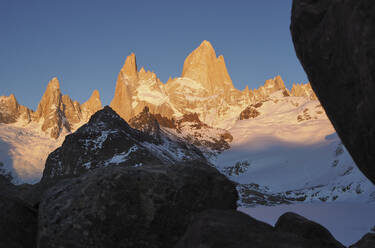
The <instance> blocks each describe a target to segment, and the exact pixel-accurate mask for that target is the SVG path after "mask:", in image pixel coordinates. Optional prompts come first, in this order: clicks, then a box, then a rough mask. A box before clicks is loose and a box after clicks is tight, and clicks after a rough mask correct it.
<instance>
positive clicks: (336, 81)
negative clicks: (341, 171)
mask: <svg viewBox="0 0 375 248" xmlns="http://www.w3.org/2000/svg"><path fill="white" fill-rule="evenodd" d="M374 11H375V3H374V1H371V0H359V1H356V0H346V1H339V0H334V1H311V0H294V2H293V9H292V21H291V27H290V28H291V33H292V37H293V42H294V46H295V50H296V53H297V56H298V58H299V60H300V61H301V63H302V65H303V68H304V69H305V71H306V73H307V75H308V77H309V79H310V82H311V85H312V87H313V89H314V91H315V92H316V94H317V96H318V98H319V100H320V102H321V103H322V105H323V106H324V108H325V110H326V112H327V115H328V117H329V118H330V120H331V121H332V124H333V126H334V127H335V129H336V131H337V133H338V134H339V136H340V138H341V139H342V141H343V143H344V145H345V146H346V147H347V148H348V150H349V151H350V153H351V155H352V157H353V159H354V160H355V162H356V164H357V165H358V167H359V168H360V169H361V171H362V172H363V173H364V174H365V175H366V176H367V177H368V178H369V179H370V180H371V181H372V182H373V183H375V166H374V164H375V98H374V95H375V81H374V80H375V73H374V72H375V49H374V46H373V41H374V38H375V28H374V26H375V24H374V23H375V22H374V20H375V19H374V15H373V13H374Z"/></svg>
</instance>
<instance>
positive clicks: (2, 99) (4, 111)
mask: <svg viewBox="0 0 375 248" xmlns="http://www.w3.org/2000/svg"><path fill="white" fill-rule="evenodd" d="M31 113H32V111H31V110H30V109H28V108H27V107H25V106H22V105H20V104H18V102H17V99H16V97H15V96H14V95H13V94H10V95H9V96H0V123H5V124H9V123H14V122H17V121H18V120H22V121H24V122H25V123H29V122H30V121H31Z"/></svg>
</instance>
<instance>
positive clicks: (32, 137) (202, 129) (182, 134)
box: [0, 41, 375, 205]
mask: <svg viewBox="0 0 375 248" xmlns="http://www.w3.org/2000/svg"><path fill="white" fill-rule="evenodd" d="M0 103H1V104H0V142H1V143H0V155H1V160H0V162H1V164H0V173H1V174H3V175H4V176H6V177H8V178H12V180H13V183H16V184H21V183H24V182H27V183H36V182H38V181H39V180H40V179H41V177H42V173H43V169H44V167H45V164H46V159H47V156H48V155H49V154H50V153H51V152H52V151H54V150H55V149H56V148H58V147H59V146H60V145H61V144H63V142H64V144H65V143H66V142H68V143H69V141H68V140H67V139H65V137H66V135H68V134H70V133H72V132H75V131H76V130H77V133H78V134H76V133H75V136H76V137H80V136H79V133H80V132H81V133H84V134H86V133H87V132H88V131H87V130H96V129H98V128H93V125H94V124H91V125H90V123H91V121H90V122H89V124H88V126H87V125H85V124H86V123H87V122H88V121H89V119H90V117H91V116H92V115H93V114H94V113H96V112H97V111H98V110H101V109H103V106H102V104H101V100H100V96H99V92H98V91H97V90H95V91H94V92H93V93H92V96H91V97H90V99H89V100H88V101H87V102H85V103H83V104H80V103H78V102H77V101H73V100H72V99H71V98H70V97H69V96H67V95H63V94H62V93H61V91H60V83H59V81H58V79H57V78H53V79H52V80H51V81H50V82H49V83H48V86H47V89H46V91H45V93H44V95H43V97H42V99H41V101H40V103H39V105H38V108H37V110H36V111H33V110H31V109H29V108H27V107H25V106H22V105H20V104H19V103H18V102H17V100H16V98H15V96H14V95H10V96H1V97H0ZM110 107H111V109H113V110H114V111H115V112H116V114H118V116H119V117H121V118H122V119H124V120H125V121H126V122H128V123H129V125H130V126H131V127H132V128H134V129H138V130H140V131H141V132H143V133H146V134H145V135H146V136H147V135H149V136H150V137H153V138H149V137H148V136H147V137H148V138H147V137H146V136H145V137H143V136H142V135H140V134H139V133H138V132H136V131H129V132H128V134H122V132H121V131H116V132H115V131H114V130H112V131H110V130H107V131H106V132H105V133H98V134H97V135H96V136H95V135H94V136H95V137H94V136H92V135H91V136H92V137H91V136H85V137H86V138H85V139H88V138H87V137H91V138H90V140H84V141H80V142H81V143H82V142H83V143H82V144H94V146H93V147H91V148H90V149H89V150H90V151H91V150H92V153H93V154H94V153H95V152H94V151H95V149H97V148H98V146H100V147H101V145H102V144H104V143H105V141H106V140H107V139H108V140H113V139H115V140H116V139H117V138H116V137H117V136H119V137H120V136H121V135H122V136H121V137H123V138H122V141H121V142H122V143H124V142H125V141H126V140H128V141H126V142H125V143H126V144H127V145H125V146H126V147H128V146H129V147H133V148H134V147H136V148H134V149H133V150H134V151H133V150H129V151H128V150H126V149H125V150H124V151H117V150H114V151H112V150H111V149H110V150H111V153H110V154H109V155H111V156H109V155H108V154H106V155H105V156H104V155H103V156H104V157H105V159H100V158H101V155H95V156H99V157H95V158H94V157H92V158H90V157H87V156H88V154H90V152H89V151H88V150H87V151H86V150H82V151H81V152H79V153H77V154H76V155H75V156H74V158H70V160H69V159H68V160H66V159H65V160H64V161H65V162H61V161H60V160H59V159H55V162H53V161H52V160H51V159H52V158H54V156H55V157H56V158H66V157H67V156H65V155H64V151H62V150H61V148H59V149H57V150H56V151H55V152H53V153H52V154H57V155H54V156H52V155H51V156H50V161H49V162H48V161H47V165H48V164H52V165H53V164H56V163H57V164H63V163H66V165H64V166H65V167H66V168H65V167H64V166H63V167H64V168H65V169H64V170H63V171H61V172H59V173H63V174H64V173H73V174H74V173H79V171H80V170H86V169H88V167H90V168H91V167H92V166H93V167H95V168H96V167H103V166H107V165H108V164H118V163H120V164H121V163H125V162H124V161H127V162H126V163H132V165H133V166H135V165H138V164H140V163H136V160H137V159H135V158H141V157H142V156H143V157H148V158H150V159H149V160H150V161H159V162H160V161H164V163H166V162H165V161H169V162H170V163H172V164H173V163H176V162H182V161H185V162H186V161H193V160H200V161H206V162H209V163H210V164H211V165H212V166H215V167H217V168H218V169H219V170H220V171H221V172H222V173H223V174H226V175H227V176H228V177H229V178H231V179H232V180H233V181H236V182H238V183H239V187H238V190H239V192H240V193H241V194H240V195H241V200H242V201H243V203H244V204H245V205H246V204H248V205H254V204H255V205H256V204H266V205H273V204H279V203H288V202H293V201H297V200H298V201H314V200H318V201H336V200H340V199H346V200H347V199H358V196H361V197H360V198H361V199H362V200H363V201H366V202H367V201H372V200H374V199H373V198H375V193H374V192H375V189H374V187H373V186H372V185H371V184H370V183H369V182H368V180H367V179H366V178H365V177H364V176H363V175H362V174H361V173H360V172H359V171H358V169H357V167H356V166H355V163H354V162H353V160H352V159H351V157H350V155H349V153H348V152H347V151H346V150H345V147H343V145H342V144H341V141H340V139H339V138H338V136H337V135H335V130H334V128H333V127H332V125H331V123H330V122H329V120H328V118H327V116H326V114H325V112H324V110H323V108H322V106H321V105H320V103H319V101H318V100H317V97H316V95H315V93H314V91H313V90H312V88H311V86H310V84H309V83H307V84H293V86H292V88H291V89H287V88H286V87H285V84H284V82H283V80H282V78H281V76H276V77H274V78H271V79H268V80H266V81H265V83H264V85H263V86H260V87H259V88H257V89H252V90H250V89H249V88H248V87H246V88H245V89H244V90H242V91H240V90H238V89H236V88H235V87H234V85H233V83H232V80H231V78H230V76H229V73H228V71H227V68H226V65H225V60H224V57H223V56H222V55H220V56H218V57H217V55H216V53H215V50H214V48H213V47H212V45H211V43H210V42H208V41H203V42H202V43H201V44H200V46H199V47H198V48H196V49H195V50H194V51H193V52H192V53H191V54H190V55H189V56H187V58H186V59H185V62H184V65H183V70H182V75H181V77H178V78H170V79H169V80H168V81H167V82H166V83H163V82H161V80H160V79H159V78H158V77H157V75H156V74H155V73H154V72H150V71H146V70H145V69H144V68H143V67H142V68H141V69H139V70H138V66H137V62H136V56H135V54H133V53H132V54H130V55H129V56H128V57H127V58H126V60H125V63H124V66H123V67H122V69H121V70H120V72H119V75H118V78H117V82H116V87H115V93H114V97H113V99H112V101H111V103H110ZM115 119H116V118H115ZM95 125H98V124H95ZM99 125H100V123H99ZM81 126H82V128H80V127H81ZM85 128H86V129H87V130H86V129H85ZM85 130H86V131H85ZM129 130H130V129H129ZM112 136H113V137H112ZM72 137H73V136H70V135H69V139H72ZM142 137H143V138H142ZM64 139H65V141H64ZM132 142H133V143H134V146H132V145H129V144H130V143H132ZM125 143H124V144H125ZM128 143H129V144H128ZM95 144H97V145H95ZM99 144H100V145H99ZM65 147H68V148H67V149H68V150H69V149H70V148H69V145H65ZM88 147H89V146H88ZM108 149H109V148H108ZM58 151H60V152H58ZM141 151H142V153H140V152H141ZM337 151H339V152H337ZM133 152H134V154H133V155H132V153H133ZM85 154H86V155H85ZM142 154H143V155H142ZM145 154H147V156H146V155H145ZM107 155H108V156H109V157H108V156H107ZM112 155H113V156H112ZM93 156H94V155H93ZM133 157H134V158H133ZM113 158H116V159H113ZM120 158H121V159H120ZM71 159H73V160H74V161H76V162H75V163H78V164H80V168H81V169H80V170H77V171H72V169H71V168H70V167H69V166H70V163H71ZM77 159H78V160H77ZM119 159H120V160H121V161H120V162H119ZM73 160H72V161H73ZM138 160H139V159H138ZM149 160H147V161H149ZM59 161H60V162H59ZM147 161H146V162H147ZM133 162H134V163H133ZM147 163H148V162H147ZM54 167H56V165H55V166H50V165H48V166H46V168H49V169H48V170H47V171H51V170H52V169H51V168H54ZM314 167H315V168H319V169H318V170H314V169H312V168H314ZM306 168H309V169H308V170H309V171H310V172H311V173H310V174H309V175H312V176H309V177H306V176H304V175H306V170H307V169H306ZM52 171H53V170H52ZM272 171H278V174H279V177H280V180H278V179H277V180H276V179H272V178H270V175H271V174H272ZM316 171H318V172H319V173H315V172H316ZM51 173H52V172H50V174H51ZM56 173H57V172H55V171H53V173H52V174H53V175H55V174H56ZM57 174H58V173H57ZM255 175H258V176H255ZM291 175H293V176H291ZM285 178H289V180H287V181H288V183H285V180H282V179H285ZM259 193H261V194H260V197H259ZM371 199H372V200H371Z"/></svg>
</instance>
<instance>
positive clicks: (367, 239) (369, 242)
mask: <svg viewBox="0 0 375 248" xmlns="http://www.w3.org/2000/svg"><path fill="white" fill-rule="evenodd" d="M373 247H375V233H367V234H366V235H365V236H363V237H362V238H361V239H360V240H359V241H358V242H357V243H355V244H354V245H351V246H349V248H373Z"/></svg>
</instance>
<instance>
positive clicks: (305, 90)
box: [290, 83, 317, 100]
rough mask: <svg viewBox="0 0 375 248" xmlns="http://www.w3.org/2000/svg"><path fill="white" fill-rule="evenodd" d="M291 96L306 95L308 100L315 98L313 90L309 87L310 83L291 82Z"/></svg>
mask: <svg viewBox="0 0 375 248" xmlns="http://www.w3.org/2000/svg"><path fill="white" fill-rule="evenodd" d="M290 95H291V96H301V97H306V98H308V99H310V100H317V97H316V95H315V92H314V91H313V90H312V88H311V84H310V83H307V84H293V86H292V89H291V91H290Z"/></svg>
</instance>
